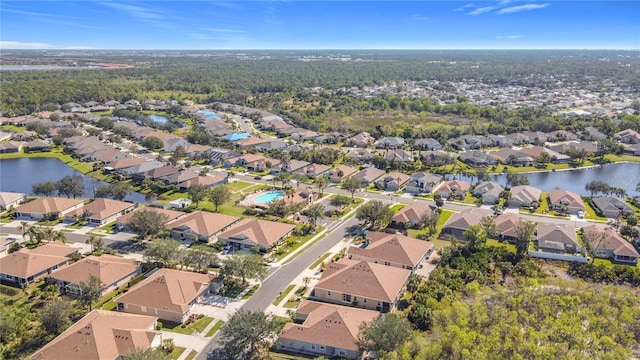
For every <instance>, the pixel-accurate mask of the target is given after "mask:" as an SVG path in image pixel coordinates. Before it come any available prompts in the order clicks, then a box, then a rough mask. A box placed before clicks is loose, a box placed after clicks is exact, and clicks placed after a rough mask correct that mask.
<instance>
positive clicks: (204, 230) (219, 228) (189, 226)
mask: <svg viewBox="0 0 640 360" xmlns="http://www.w3.org/2000/svg"><path fill="white" fill-rule="evenodd" d="M238 221H240V218H239V217H237V216H229V215H222V214H217V213H212V212H208V211H194V212H192V213H189V214H187V215H185V216H182V217H180V219H177V220H175V221H173V222H171V223H169V224H167V225H165V228H166V229H167V230H170V231H171V236H172V237H173V238H174V239H176V240H179V241H184V240H193V239H197V240H198V241H202V242H215V241H216V235H218V234H219V233H221V232H223V231H225V230H227V229H229V228H230V227H231V226H233V224H235V223H237V222H238Z"/></svg>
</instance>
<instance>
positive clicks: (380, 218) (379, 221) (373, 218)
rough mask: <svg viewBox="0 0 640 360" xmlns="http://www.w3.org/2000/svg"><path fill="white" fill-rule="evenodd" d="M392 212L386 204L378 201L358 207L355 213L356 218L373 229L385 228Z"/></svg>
mask: <svg viewBox="0 0 640 360" xmlns="http://www.w3.org/2000/svg"><path fill="white" fill-rule="evenodd" d="M392 217H393V212H392V211H391V209H389V207H388V206H387V204H385V203H383V202H382V201H379V200H373V201H369V202H368V203H366V204H364V205H362V206H360V207H359V208H358V210H357V212H356V218H357V219H358V220H363V221H364V222H365V223H369V224H371V227H372V228H373V229H376V228H377V227H381V228H382V227H385V226H387V224H388V223H389V221H391V218H392Z"/></svg>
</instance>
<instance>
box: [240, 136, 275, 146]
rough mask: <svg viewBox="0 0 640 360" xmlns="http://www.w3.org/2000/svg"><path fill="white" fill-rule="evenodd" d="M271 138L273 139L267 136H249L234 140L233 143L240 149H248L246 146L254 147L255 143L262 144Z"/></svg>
mask: <svg viewBox="0 0 640 360" xmlns="http://www.w3.org/2000/svg"><path fill="white" fill-rule="evenodd" d="M272 140H273V139H269V138H264V139H262V138H258V137H253V136H251V137H248V138H246V139H242V140H238V141H236V142H235V144H236V146H237V147H239V148H241V149H248V148H251V147H255V146H256V145H259V144H264V143H266V142H270V141H272Z"/></svg>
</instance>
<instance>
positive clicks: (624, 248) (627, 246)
mask: <svg viewBox="0 0 640 360" xmlns="http://www.w3.org/2000/svg"><path fill="white" fill-rule="evenodd" d="M582 229H583V230H584V232H585V233H587V232H589V231H596V232H599V233H601V232H606V234H607V237H606V239H605V241H603V242H602V243H601V244H598V245H599V246H598V247H599V248H603V249H609V250H611V251H613V253H614V254H616V255H625V256H635V257H640V255H639V254H638V251H636V248H635V247H633V245H632V244H631V243H630V242H628V241H627V240H625V239H624V238H623V237H622V236H620V235H619V234H618V233H617V232H616V231H615V230H614V229H611V228H607V229H601V228H599V227H598V226H596V225H591V226H587V227H584V228H582ZM594 245H596V244H594Z"/></svg>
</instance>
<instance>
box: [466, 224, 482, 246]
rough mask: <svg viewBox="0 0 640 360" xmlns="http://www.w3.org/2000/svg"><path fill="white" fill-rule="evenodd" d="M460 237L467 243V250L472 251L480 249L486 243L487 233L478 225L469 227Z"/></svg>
mask: <svg viewBox="0 0 640 360" xmlns="http://www.w3.org/2000/svg"><path fill="white" fill-rule="evenodd" d="M462 235H463V236H464V239H465V240H467V241H468V242H469V248H470V249H471V250H473V251H478V250H480V249H482V248H483V247H484V246H485V245H486V243H487V233H486V232H485V231H484V229H483V228H482V226H480V225H471V226H469V227H468V228H467V229H466V230H465V231H464V233H463V234H462Z"/></svg>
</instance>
